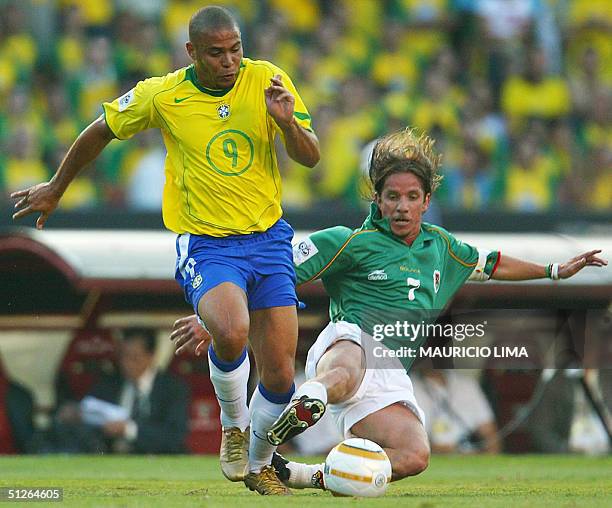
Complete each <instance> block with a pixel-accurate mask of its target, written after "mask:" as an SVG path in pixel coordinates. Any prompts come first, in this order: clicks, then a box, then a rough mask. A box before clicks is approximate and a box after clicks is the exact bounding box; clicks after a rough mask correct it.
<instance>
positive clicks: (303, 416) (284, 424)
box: [267, 395, 325, 446]
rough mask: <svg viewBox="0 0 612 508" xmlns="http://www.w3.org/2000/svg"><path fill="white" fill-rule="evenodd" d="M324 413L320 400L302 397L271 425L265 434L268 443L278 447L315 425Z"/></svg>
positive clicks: (323, 406) (323, 405)
mask: <svg viewBox="0 0 612 508" xmlns="http://www.w3.org/2000/svg"><path fill="white" fill-rule="evenodd" d="M324 413H325V404H324V403H323V401H322V400H319V399H311V398H309V397H308V396H306V395H304V396H303V397H302V398H300V399H299V400H295V401H293V402H292V403H291V405H289V406H288V407H287V408H286V409H285V410H284V411H283V412H282V413H281V415H280V416H279V417H278V418H277V419H276V421H275V422H274V423H273V424H272V427H271V428H270V430H269V431H268V433H267V438H268V442H269V443H270V444H273V445H274V446H279V445H281V444H283V443H286V442H287V441H289V440H290V439H291V438H292V437H295V436H297V435H298V434H301V433H302V432H304V431H305V430H306V429H307V428H309V427H312V426H313V425H314V424H315V423H317V422H318V421H319V420H320V419H321V417H322V416H323V414H324Z"/></svg>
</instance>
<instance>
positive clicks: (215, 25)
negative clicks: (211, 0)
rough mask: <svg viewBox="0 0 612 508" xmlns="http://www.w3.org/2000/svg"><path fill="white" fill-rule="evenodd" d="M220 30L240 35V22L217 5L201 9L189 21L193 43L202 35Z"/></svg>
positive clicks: (190, 37) (190, 36)
mask: <svg viewBox="0 0 612 508" xmlns="http://www.w3.org/2000/svg"><path fill="white" fill-rule="evenodd" d="M220 30H236V31H237V32H238V33H240V28H239V26H238V22H237V21H236V19H235V18H234V16H232V13H231V12H230V11H228V10H227V9H224V8H223V7H219V6H217V5H209V6H208V7H204V8H202V9H200V10H199V11H198V12H196V13H195V14H194V15H193V16H191V20H189V40H190V41H192V42H193V41H195V40H196V39H197V38H199V36H201V35H202V34H209V33H212V32H218V31H220Z"/></svg>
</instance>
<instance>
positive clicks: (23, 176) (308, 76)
mask: <svg viewBox="0 0 612 508" xmlns="http://www.w3.org/2000/svg"><path fill="white" fill-rule="evenodd" d="M213 3H216V4H219V5H224V6H226V7H229V8H230V9H231V10H232V11H233V12H234V13H235V14H236V15H237V17H238V19H239V21H240V25H241V28H242V33H243V42H244V47H245V56H247V57H250V58H254V59H266V60H270V61H272V62H274V63H275V64H276V65H278V66H280V67H281V68H283V69H284V70H285V71H287V73H288V74H289V75H290V76H291V77H292V79H293V81H294V82H295V83H296V85H297V88H298V90H299V91H300V94H301V96H302V98H303V99H304V102H305V103H306V105H307V106H308V108H309V110H310V113H311V115H312V117H313V122H314V126H315V129H316V132H317V134H318V136H319V139H320V141H321V152H322V158H321V162H320V163H319V165H318V166H317V167H316V168H315V169H314V170H310V169H307V168H305V167H301V166H299V165H297V164H295V163H293V162H292V161H291V160H289V159H288V158H286V157H281V161H280V163H281V169H282V171H283V173H284V179H285V184H284V204H285V206H286V207H291V208H297V209H299V208H308V207H312V206H316V205H318V204H321V203H325V202H331V201H342V202H344V203H345V204H346V205H348V206H352V207H360V206H363V203H364V200H363V187H362V185H361V183H362V176H363V174H364V170H365V169H366V166H367V160H368V154H369V151H370V150H371V147H372V142H373V140H375V139H376V138H377V137H378V136H380V135H381V134H382V133H384V132H387V131H389V130H394V129H398V128H400V127H402V126H405V125H412V126H416V127H418V128H420V129H424V130H426V131H428V132H429V133H430V134H431V135H432V136H433V137H434V139H435V140H436V146H437V148H438V150H439V151H441V153H442V154H443V157H444V159H443V173H444V175H445V179H444V182H443V184H442V186H441V188H440V190H439V194H438V196H437V198H436V199H437V202H438V204H439V205H440V207H442V208H446V209H461V210H472V211H478V210H484V209H492V208H496V209H502V210H510V211H520V212H538V211H554V210H558V209H568V208H569V209H576V210H595V211H610V210H612V125H611V123H610V118H611V117H612V115H611V113H612V67H610V65H605V62H610V61H612V10H611V9H610V4H609V0H262V1H257V2H255V1H239V0H217V1H215V2H213ZM203 5H205V3H204V2H202V1H200V0H198V1H194V0H97V1H95V2H92V1H88V0H19V1H11V0H8V1H2V2H0V145H1V146H2V149H1V152H0V204H1V203H2V201H5V202H6V201H8V193H9V192H11V191H13V190H17V189H20V188H23V187H25V186H28V185H30V184H33V183H37V182H40V181H43V180H45V179H47V178H48V177H49V176H50V175H51V174H52V173H53V172H54V171H55V169H56V168H57V166H58V164H59V163H60V161H61V160H62V158H63V157H64V155H65V153H66V150H67V148H68V147H69V146H70V144H71V143H72V141H73V140H74V139H75V138H76V136H77V135H78V133H79V132H80V130H81V129H82V128H83V127H84V126H86V125H87V124H88V123H89V122H91V121H92V120H93V119H94V118H95V117H97V116H98V115H99V114H100V113H101V103H102V102H103V101H109V100H112V99H114V98H116V97H118V96H120V95H121V94H122V93H124V92H126V91H127V90H129V89H130V88H131V87H132V86H133V85H134V84H135V83H136V82H137V81H139V80H141V79H143V78H146V77H149V76H153V75H164V74H166V73H168V72H171V71H172V70H174V69H176V68H179V67H182V66H185V65H189V64H190V61H189V59H188V57H187V54H186V52H185V49H184V43H185V41H186V40H187V38H188V37H187V24H188V21H189V18H190V16H191V15H192V14H193V13H194V12H195V11H196V10H197V9H199V8H200V7H202V6H203ZM164 158H165V151H164V147H163V144H162V142H161V138H160V136H159V134H158V133H157V132H153V131H147V132H144V133H141V134H140V135H138V136H137V137H136V140H134V141H131V142H128V143H122V142H119V141H113V142H112V143H111V145H110V147H109V148H108V149H107V150H105V152H104V153H103V155H102V156H101V158H100V159H99V160H98V161H96V162H95V164H94V166H93V167H92V168H90V169H89V170H87V171H86V172H85V173H84V174H83V175H82V176H80V177H79V178H78V179H77V180H76V181H75V182H74V184H73V185H72V186H71V187H70V188H69V190H68V192H67V194H66V196H65V197H64V200H63V201H62V206H63V207H64V209H82V208H92V207H99V206H109V207H113V208H118V207H119V208H121V207H128V208H131V209H136V210H157V209H158V208H159V204H160V200H161V188H162V186H163V181H164V175H163V163H164Z"/></svg>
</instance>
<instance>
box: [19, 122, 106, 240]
mask: <svg viewBox="0 0 612 508" xmlns="http://www.w3.org/2000/svg"><path fill="white" fill-rule="evenodd" d="M113 138H114V135H113V133H112V131H111V130H110V129H109V127H108V125H106V121H105V120H104V118H103V117H100V118H98V119H97V120H95V121H94V122H92V123H91V124H90V125H89V126H88V127H87V128H85V130H83V132H81V134H80V135H79V137H78V138H77V139H76V141H75V142H74V143H73V144H72V146H71V147H70V149H69V150H68V153H67V154H66V157H65V158H64V160H63V161H62V163H61V164H60V167H59V168H58V170H57V171H56V173H55V175H53V177H52V178H51V180H49V181H48V182H44V183H39V184H38V185H34V186H32V187H29V188H27V189H23V190H20V191H16V192H13V193H12V194H11V198H12V199H18V201H17V203H15V210H16V211H15V213H14V214H13V220H15V219H20V218H21V217H25V216H26V215H30V214H31V213H36V212H40V216H39V217H38V220H37V221H36V228H37V229H42V228H43V226H44V225H45V222H46V221H47V218H48V217H49V215H50V214H51V213H52V212H53V210H55V208H56V207H57V205H58V203H59V200H60V199H61V197H62V196H63V194H64V192H66V189H67V188H68V185H70V182H72V180H74V178H75V177H76V176H77V174H78V173H79V171H81V169H83V168H84V167H85V166H86V165H87V164H89V163H90V162H91V161H93V160H94V159H95V158H96V157H97V156H98V155H99V154H100V152H101V151H102V150H103V149H104V147H105V146H106V145H108V143H109V142H110V141H111V140H112V139H113Z"/></svg>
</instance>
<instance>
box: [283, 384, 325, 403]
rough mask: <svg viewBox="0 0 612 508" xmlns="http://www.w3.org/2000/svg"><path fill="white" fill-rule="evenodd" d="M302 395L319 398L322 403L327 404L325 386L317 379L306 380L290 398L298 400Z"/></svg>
mask: <svg viewBox="0 0 612 508" xmlns="http://www.w3.org/2000/svg"><path fill="white" fill-rule="evenodd" d="M304 395H306V396H307V397H308V398H310V399H319V400H320V401H322V402H323V404H327V388H325V385H323V383H319V382H318V381H306V382H305V383H304V384H303V385H301V386H300V387H299V388H298V389H297V390H296V391H295V393H294V394H293V397H291V400H299V399H301V398H302V397H303V396H304Z"/></svg>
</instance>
